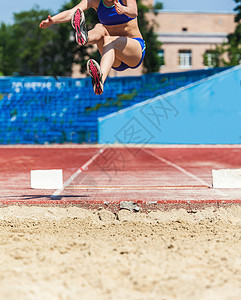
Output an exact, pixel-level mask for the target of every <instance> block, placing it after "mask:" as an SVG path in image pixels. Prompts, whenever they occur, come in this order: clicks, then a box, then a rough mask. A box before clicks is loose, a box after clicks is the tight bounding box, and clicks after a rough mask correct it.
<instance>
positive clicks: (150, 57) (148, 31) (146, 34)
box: [137, 0, 162, 73]
mask: <svg viewBox="0 0 241 300" xmlns="http://www.w3.org/2000/svg"><path fill="white" fill-rule="evenodd" d="M159 4H160V2H159ZM137 5H138V25H139V28H140V31H141V33H142V35H143V38H144V40H145V42H146V55H145V58H144V61H143V66H144V72H145V73H152V72H159V70H160V67H161V63H162V62H161V59H160V57H159V55H158V52H159V50H160V49H161V45H162V43H161V42H160V41H158V35H157V33H156V24H155V23H154V22H148V20H147V18H146V13H148V12H149V11H150V9H153V8H152V7H151V8H150V7H148V6H146V5H144V4H142V1H141V0H137Z"/></svg>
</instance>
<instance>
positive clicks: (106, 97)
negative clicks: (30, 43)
mask: <svg viewBox="0 0 241 300" xmlns="http://www.w3.org/2000/svg"><path fill="white" fill-rule="evenodd" d="M224 70H225V68H215V69H208V70H198V71H190V72H181V73H168V74H148V75H143V76H138V77H119V78H108V79H107V81H106V84H105V90H104V93H103V94H102V95H101V96H96V95H95V94H94V93H93V89H92V85H91V79H90V78H84V79H72V78H53V77H0V99H1V100H0V144H17V143H19V144H43V143H65V142H72V143H95V142H97V140H98V137H97V119H98V117H103V116H105V115H108V114H110V113H112V112H116V111H119V110H120V109H123V108H126V107H129V106H131V105H133V104H136V103H139V102H142V101H144V100H146V99H149V98H153V97H155V96H157V95H162V94H165V93H167V92H170V91H173V90H176V89H178V88H180V87H182V86H186V85H188V84H190V83H193V82H196V81H198V80H200V79H203V78H207V77H209V76H211V75H213V74H216V73H219V72H221V71H224Z"/></svg>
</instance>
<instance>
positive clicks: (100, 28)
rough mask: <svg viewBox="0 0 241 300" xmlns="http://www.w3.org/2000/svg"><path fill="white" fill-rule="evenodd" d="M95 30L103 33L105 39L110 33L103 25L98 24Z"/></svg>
mask: <svg viewBox="0 0 241 300" xmlns="http://www.w3.org/2000/svg"><path fill="white" fill-rule="evenodd" d="M94 30H96V31H98V32H99V33H101V35H102V36H103V37H104V36H106V35H107V34H108V31H107V30H106V28H105V27H104V26H103V25H102V24H101V23H97V24H96V25H95V27H94Z"/></svg>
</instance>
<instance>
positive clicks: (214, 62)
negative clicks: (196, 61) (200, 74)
mask: <svg viewBox="0 0 241 300" xmlns="http://www.w3.org/2000/svg"><path fill="white" fill-rule="evenodd" d="M203 63H204V65H205V66H207V67H209V68H215V67H219V55H218V53H217V51H215V50H207V51H206V52H205V54H204V61H203Z"/></svg>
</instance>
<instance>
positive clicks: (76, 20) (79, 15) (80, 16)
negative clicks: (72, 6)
mask: <svg viewBox="0 0 241 300" xmlns="http://www.w3.org/2000/svg"><path fill="white" fill-rule="evenodd" d="M83 22H85V16H84V13H83V11H82V10H81V9H79V8H78V9H76V11H75V13H74V14H73V16H72V18H71V24H72V27H73V28H74V30H75V39H76V42H77V44H79V45H81V46H83V45H84V44H86V42H87V41H86V39H85V38H84V36H83V35H82V32H81V28H80V27H81V24H83Z"/></svg>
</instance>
